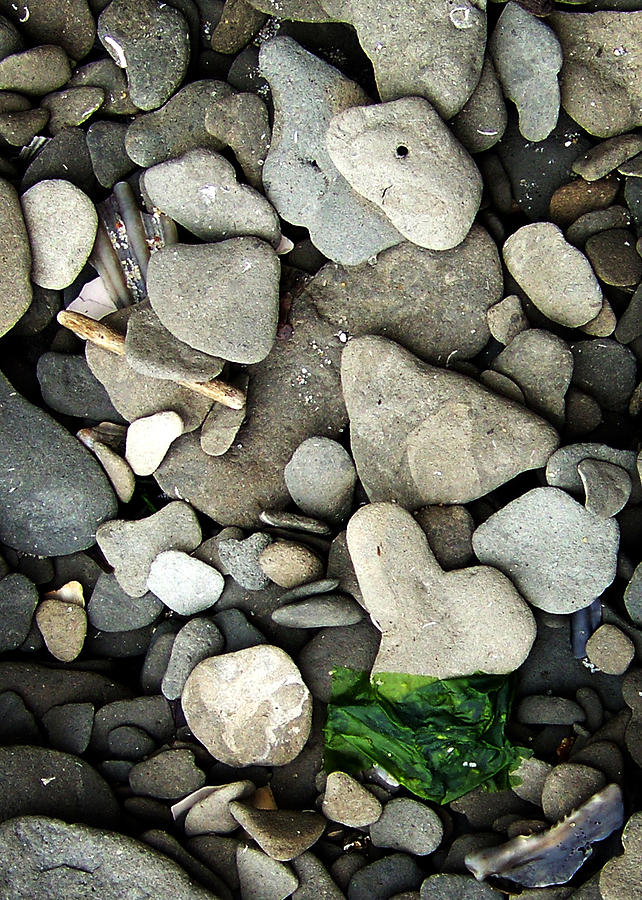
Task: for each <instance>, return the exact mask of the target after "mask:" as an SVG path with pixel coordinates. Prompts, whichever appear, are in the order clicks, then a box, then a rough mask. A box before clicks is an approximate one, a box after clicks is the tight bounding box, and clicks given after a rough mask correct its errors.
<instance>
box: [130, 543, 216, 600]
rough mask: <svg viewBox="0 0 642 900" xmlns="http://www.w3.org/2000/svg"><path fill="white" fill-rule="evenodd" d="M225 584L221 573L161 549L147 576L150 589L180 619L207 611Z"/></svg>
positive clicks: (191, 558) (196, 560)
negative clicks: (180, 617) (179, 616)
mask: <svg viewBox="0 0 642 900" xmlns="http://www.w3.org/2000/svg"><path fill="white" fill-rule="evenodd" d="M224 584H225V581H224V579H223V576H222V575H221V573H220V572H218V571H217V570H216V569H214V568H213V567H212V566H208V565H207V563H204V562H201V560H200V559H194V557H192V556H189V555H188V554H187V553H185V552H183V551H182V550H163V551H162V552H161V553H159V554H158V555H157V556H156V557H155V559H154V561H153V562H152V564H151V566H150V567H149V575H148V576H147V587H148V588H149V590H150V591H152V593H153V594H156V596H157V597H158V598H159V600H161V601H162V602H163V603H164V604H165V606H167V607H168V608H169V609H171V610H173V611H174V612H176V613H178V614H179V615H181V616H192V615H194V614H195V613H199V612H202V611H203V610H204V609H209V608H210V607H211V606H213V605H214V604H215V603H216V601H217V600H218V598H219V597H220V596H221V592H222V590H223V586H224Z"/></svg>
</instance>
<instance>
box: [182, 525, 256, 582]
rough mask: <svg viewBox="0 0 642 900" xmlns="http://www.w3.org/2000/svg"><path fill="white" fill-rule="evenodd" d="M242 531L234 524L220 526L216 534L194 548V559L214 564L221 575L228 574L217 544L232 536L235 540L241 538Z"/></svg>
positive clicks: (210, 564)
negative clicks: (224, 526) (226, 526)
mask: <svg viewBox="0 0 642 900" xmlns="http://www.w3.org/2000/svg"><path fill="white" fill-rule="evenodd" d="M243 537H244V535H243V531H242V530H241V529H240V528H236V527H234V526H229V527H228V528H221V530H220V531H219V533H218V534H216V535H214V537H211V538H208V539H207V540H206V541H203V543H202V544H201V545H200V546H199V547H197V548H196V550H195V551H194V553H193V554H192V555H193V556H195V557H196V559H201V560H203V562H206V563H207V564H208V565H209V566H214V568H215V569H218V570H219V572H220V573H221V574H222V575H229V574H230V572H229V570H228V568H227V566H226V565H225V563H224V562H223V560H222V559H221V557H220V554H219V551H218V548H219V544H220V543H221V542H222V541H226V540H229V539H230V538H233V539H234V540H235V541H242V540H243Z"/></svg>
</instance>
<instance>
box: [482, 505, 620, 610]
mask: <svg viewBox="0 0 642 900" xmlns="http://www.w3.org/2000/svg"><path fill="white" fill-rule="evenodd" d="M618 545H619V527H618V525H617V522H615V520H614V519H603V518H599V517H598V516H596V515H594V514H593V513H591V512H589V511H588V510H586V509H585V508H584V507H583V506H581V505H580V504H579V503H578V502H577V501H576V500H573V498H572V497H570V496H569V495H568V494H566V493H565V492H564V491H562V490H560V489H559V488H554V487H541V488H533V490H531V491H528V492H527V493H526V494H523V495H522V496H521V497H518V498H517V499H516V500H513V501H511V502H510V503H508V504H507V505H506V506H504V507H503V508H502V509H500V510H499V511H498V512H496V513H494V514H493V515H492V516H491V517H490V518H489V519H487V520H486V521H485V522H484V523H483V524H482V525H480V526H479V527H478V528H477V530H476V531H475V533H474V535H473V548H474V550H475V553H476V555H477V558H478V559H479V560H480V561H481V562H483V563H486V564H488V565H493V566H497V568H498V569H500V570H501V571H502V572H505V573H506V575H508V576H509V577H510V578H511V580H512V581H513V583H514V584H515V585H516V587H517V588H518V590H519V591H520V593H521V594H522V595H523V596H524V597H525V598H526V599H527V600H528V602H529V603H530V604H531V605H532V606H535V607H537V608H538V609H543V610H546V611H547V612H552V613H557V614H561V613H571V612H575V611H576V610H578V609H583V608H584V607H585V606H588V605H589V604H590V603H591V602H592V601H593V600H594V599H595V597H598V596H599V595H600V594H601V593H602V592H603V591H604V590H605V589H606V588H607V587H608V586H609V584H611V582H612V581H613V579H614V578H615V569H616V561H617V551H618Z"/></svg>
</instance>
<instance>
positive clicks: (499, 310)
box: [486, 294, 530, 346]
mask: <svg viewBox="0 0 642 900" xmlns="http://www.w3.org/2000/svg"><path fill="white" fill-rule="evenodd" d="M486 318H487V320H488V328H489V331H490V333H491V335H492V336H493V337H494V338H495V340H496V341H499V343H500V344H504V346H506V345H507V344H510V342H511V341H512V340H513V338H515V337H517V335H518V334H519V333H520V332H522V331H525V330H526V329H527V328H530V322H529V321H528V318H527V317H526V314H525V313H524V308H523V306H522V301H521V299H520V298H519V297H518V296H517V294H510V295H509V296H508V297H504V299H503V300H500V301H499V303H494V304H493V306H491V307H489V309H488V312H487V313H486Z"/></svg>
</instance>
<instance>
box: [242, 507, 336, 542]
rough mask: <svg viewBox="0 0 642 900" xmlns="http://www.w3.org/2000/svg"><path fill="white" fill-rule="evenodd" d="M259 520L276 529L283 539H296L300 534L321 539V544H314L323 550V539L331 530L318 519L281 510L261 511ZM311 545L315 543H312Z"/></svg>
mask: <svg viewBox="0 0 642 900" xmlns="http://www.w3.org/2000/svg"><path fill="white" fill-rule="evenodd" d="M259 520H260V521H261V522H262V523H263V525H269V526H270V527H271V528H278V529H279V531H278V534H282V535H283V536H284V537H298V536H299V535H300V534H301V533H302V534H305V535H308V536H309V537H316V538H318V539H321V541H322V543H321V544H319V543H316V546H317V547H318V548H320V549H325V544H324V542H323V538H324V537H326V536H327V535H329V534H330V532H331V528H330V526H329V525H326V523H325V522H322V521H321V520H320V519H313V518H311V517H310V516H303V515H301V513H295V512H288V511H287V510H281V509H262V510H261V512H260V514H259ZM312 543H315V542H314V541H312Z"/></svg>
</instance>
